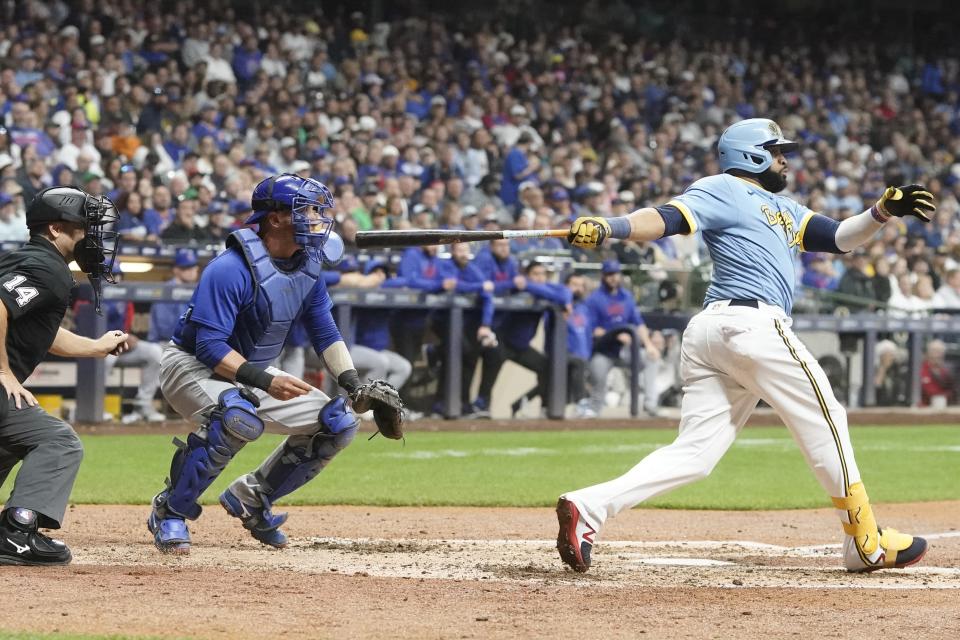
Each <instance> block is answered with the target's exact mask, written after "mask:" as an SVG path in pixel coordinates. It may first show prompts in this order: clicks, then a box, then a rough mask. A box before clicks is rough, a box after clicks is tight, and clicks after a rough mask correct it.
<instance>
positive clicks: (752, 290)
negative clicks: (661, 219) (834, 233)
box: [667, 174, 814, 313]
mask: <svg viewBox="0 0 960 640" xmlns="http://www.w3.org/2000/svg"><path fill="white" fill-rule="evenodd" d="M667 204H671V205H674V206H675V207H677V208H678V209H679V210H680V212H681V213H682V214H683V216H684V217H685V218H686V219H687V223H688V224H689V225H690V230H691V233H693V232H695V231H700V232H702V233H703V241H704V242H705V243H706V245H707V248H708V249H709V250H710V257H711V258H712V259H713V282H711V283H710V287H709V288H708V289H707V295H706V298H705V299H704V305H706V304H709V303H711V302H714V301H716V300H728V299H740V300H760V301H762V302H766V303H767V304H772V305H776V306H778V307H780V308H782V309H783V310H784V311H786V312H787V313H790V309H791V308H792V307H793V288H794V284H795V282H796V280H797V275H796V273H795V271H794V269H795V262H794V260H795V258H796V254H797V252H798V251H802V250H803V233H804V230H805V229H806V226H807V223H808V222H809V221H810V218H811V217H812V216H813V215H814V214H813V212H812V211H810V209H808V208H806V207H805V206H803V205H801V204H800V203H798V202H796V201H794V200H792V199H790V198H788V197H786V196H780V195H777V194H775V193H770V192H769V191H766V190H765V189H762V188H760V187H758V186H756V185H754V184H753V183H751V182H749V181H747V180H743V179H741V178H737V177H735V176H731V175H727V174H720V175H715V176H709V177H706V178H701V179H700V180H697V181H696V182H694V183H693V184H692V185H690V187H689V188H688V189H687V190H686V191H684V192H683V195H680V196H678V197H676V198H675V199H673V200H671V201H670V202H669V203H667Z"/></svg>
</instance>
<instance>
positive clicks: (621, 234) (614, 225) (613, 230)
mask: <svg viewBox="0 0 960 640" xmlns="http://www.w3.org/2000/svg"><path fill="white" fill-rule="evenodd" d="M607 224H609V225H610V237H611V238H616V239H617V240H626V239H627V238H629V237H630V220H628V219H627V218H626V216H620V217H618V218H607Z"/></svg>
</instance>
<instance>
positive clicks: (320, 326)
mask: <svg viewBox="0 0 960 640" xmlns="http://www.w3.org/2000/svg"><path fill="white" fill-rule="evenodd" d="M306 304H307V309H306V312H305V313H304V315H303V319H304V324H305V325H306V327H307V332H308V333H309V334H310V342H311V343H312V344H313V348H314V350H316V352H317V355H322V354H323V352H324V351H326V349H327V347H329V346H330V345H332V344H333V343H334V342H336V341H338V340H343V337H342V336H341V335H340V329H338V328H337V324H336V322H334V321H333V313H331V309H333V302H332V301H331V300H330V295H329V294H328V293H327V287H326V285H324V284H323V281H322V280H320V281H318V282H317V284H316V286H314V288H313V293H312V295H311V297H310V299H309V300H308V301H307V303H306Z"/></svg>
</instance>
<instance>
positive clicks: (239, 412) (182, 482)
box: [148, 388, 263, 546]
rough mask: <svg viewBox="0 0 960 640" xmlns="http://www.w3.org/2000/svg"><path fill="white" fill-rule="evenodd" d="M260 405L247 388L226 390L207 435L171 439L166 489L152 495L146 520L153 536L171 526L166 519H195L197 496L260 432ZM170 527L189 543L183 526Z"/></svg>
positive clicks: (212, 417) (199, 509)
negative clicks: (171, 455)
mask: <svg viewBox="0 0 960 640" xmlns="http://www.w3.org/2000/svg"><path fill="white" fill-rule="evenodd" d="M259 404H260V402H259V401H258V400H257V398H256V396H254V395H253V394H251V393H250V392H249V391H247V390H246V389H243V390H241V389H236V388H234V389H227V390H226V391H224V392H223V393H221V394H220V398H219V402H218V404H217V406H216V408H214V410H213V411H212V412H211V413H210V421H209V422H208V423H207V429H206V437H201V436H199V435H197V434H195V433H191V434H190V435H189V436H187V442H186V443H183V442H181V441H180V440H174V443H175V444H176V445H177V451H176V453H174V455H173V462H172V463H171V464H170V477H169V478H167V488H166V489H165V490H164V491H162V492H160V494H159V495H157V497H156V498H154V501H153V513H152V514H151V517H150V521H149V522H148V526H149V527H150V530H151V531H152V532H153V533H154V535H156V536H160V533H159V532H162V531H163V530H164V529H170V528H171V526H166V527H164V526H163V521H164V520H166V519H175V520H181V521H182V520H183V519H184V518H186V519H188V520H196V519H197V517H199V516H200V512H201V507H200V505H199V504H197V498H199V497H200V495H201V494H202V493H203V492H204V491H205V490H206V489H207V487H209V486H210V484H211V483H212V482H213V481H214V480H215V479H216V478H217V476H219V475H220V472H221V471H223V468H224V467H226V466H227V463H228V462H230V460H231V459H232V458H233V457H234V456H235V455H237V453H238V452H239V451H240V450H241V449H242V448H243V446H244V445H245V444H247V443H248V442H250V441H252V440H256V439H257V438H259V437H260V435H261V434H262V433H263V421H262V420H261V419H260V418H258V417H257V406H258V405H259ZM172 528H174V529H177V531H178V533H177V535H180V536H181V537H182V536H184V535H185V536H186V539H187V541H188V542H189V534H187V533H186V527H185V526H182V527H181V526H180V525H177V524H176V523H174V526H173V527H172ZM181 528H182V531H181V530H180V529H181ZM159 544H160V541H159V539H158V546H159Z"/></svg>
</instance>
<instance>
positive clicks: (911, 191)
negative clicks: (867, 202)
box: [876, 184, 937, 222]
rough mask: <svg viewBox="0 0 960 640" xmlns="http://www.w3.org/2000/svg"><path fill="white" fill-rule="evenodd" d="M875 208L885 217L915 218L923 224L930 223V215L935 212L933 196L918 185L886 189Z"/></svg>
mask: <svg viewBox="0 0 960 640" xmlns="http://www.w3.org/2000/svg"><path fill="white" fill-rule="evenodd" d="M876 206H877V209H879V210H880V213H881V214H883V215H885V216H896V217H898V218H903V217H905V216H916V217H918V218H920V219H921V220H923V221H924V222H930V215H931V214H932V213H933V212H934V211H936V210H937V207H936V205H935V204H934V203H933V194H932V193H930V192H929V191H927V188H926V187H923V186H921V185H919V184H908V185H906V186H904V187H887V190H886V191H884V192H883V195H882V196H880V199H879V200H878V201H877V205H876Z"/></svg>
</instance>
